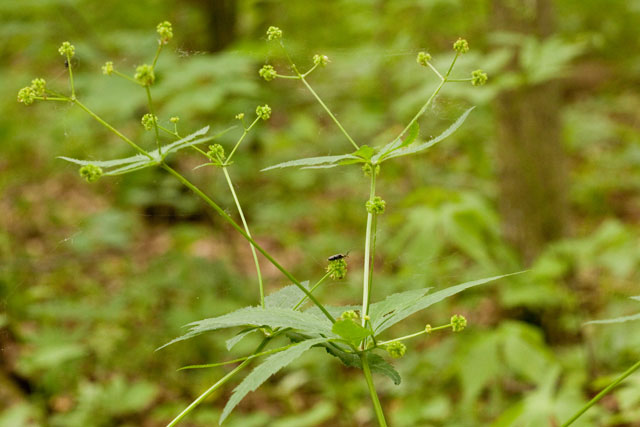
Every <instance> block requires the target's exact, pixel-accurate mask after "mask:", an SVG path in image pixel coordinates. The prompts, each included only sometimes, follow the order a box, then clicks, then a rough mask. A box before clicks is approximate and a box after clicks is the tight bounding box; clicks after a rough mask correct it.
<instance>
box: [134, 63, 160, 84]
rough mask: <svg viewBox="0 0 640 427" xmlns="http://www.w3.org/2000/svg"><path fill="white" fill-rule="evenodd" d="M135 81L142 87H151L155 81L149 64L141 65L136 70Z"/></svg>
mask: <svg viewBox="0 0 640 427" xmlns="http://www.w3.org/2000/svg"><path fill="white" fill-rule="evenodd" d="M134 77H135V79H136V81H137V82H138V83H140V84H141V85H143V86H151V85H152V84H153V82H155V81H156V75H155V73H154V72H153V67H152V66H151V65H149V64H142V65H139V66H138V67H137V68H136V74H135V76H134Z"/></svg>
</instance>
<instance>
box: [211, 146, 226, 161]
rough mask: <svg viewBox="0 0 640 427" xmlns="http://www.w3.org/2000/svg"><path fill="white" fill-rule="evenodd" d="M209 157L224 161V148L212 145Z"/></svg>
mask: <svg viewBox="0 0 640 427" xmlns="http://www.w3.org/2000/svg"><path fill="white" fill-rule="evenodd" d="M207 156H209V157H210V158H211V159H213V160H216V161H224V159H225V154H224V147H223V146H222V145H220V144H213V145H210V146H209V151H207Z"/></svg>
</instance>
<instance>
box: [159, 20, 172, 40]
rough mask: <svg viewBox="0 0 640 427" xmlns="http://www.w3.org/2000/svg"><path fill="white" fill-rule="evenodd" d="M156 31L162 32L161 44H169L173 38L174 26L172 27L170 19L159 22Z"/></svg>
mask: <svg viewBox="0 0 640 427" xmlns="http://www.w3.org/2000/svg"><path fill="white" fill-rule="evenodd" d="M156 31H157V32H158V34H160V43H161V44H167V43H169V40H171V39H172V38H173V28H171V22H169V21H164V22H161V23H159V24H158V26H157V27H156Z"/></svg>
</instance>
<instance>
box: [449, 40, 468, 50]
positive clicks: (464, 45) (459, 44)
mask: <svg viewBox="0 0 640 427" xmlns="http://www.w3.org/2000/svg"><path fill="white" fill-rule="evenodd" d="M453 50H455V51H456V52H458V53H467V52H469V42H467V41H466V40H465V39H458V40H456V42H455V43H454V44H453Z"/></svg>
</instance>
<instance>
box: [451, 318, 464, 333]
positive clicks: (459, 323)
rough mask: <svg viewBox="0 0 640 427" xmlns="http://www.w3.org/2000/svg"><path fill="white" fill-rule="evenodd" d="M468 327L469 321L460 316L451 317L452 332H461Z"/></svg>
mask: <svg viewBox="0 0 640 427" xmlns="http://www.w3.org/2000/svg"><path fill="white" fill-rule="evenodd" d="M466 326H467V319H465V318H464V316H462V315H460V314H454V315H453V316H451V330H452V331H453V332H460V331H462V330H463V329H464V328H465V327H466Z"/></svg>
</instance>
